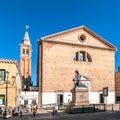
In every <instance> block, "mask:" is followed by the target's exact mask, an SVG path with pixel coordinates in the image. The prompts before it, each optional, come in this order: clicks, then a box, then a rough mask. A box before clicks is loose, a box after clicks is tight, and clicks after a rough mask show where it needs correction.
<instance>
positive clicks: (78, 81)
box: [74, 71, 87, 88]
mask: <svg viewBox="0 0 120 120" xmlns="http://www.w3.org/2000/svg"><path fill="white" fill-rule="evenodd" d="M74 81H75V88H76V87H87V86H86V85H85V84H83V83H82V82H81V76H80V75H79V72H78V71H75V80H74Z"/></svg>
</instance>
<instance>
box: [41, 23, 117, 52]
mask: <svg viewBox="0 0 120 120" xmlns="http://www.w3.org/2000/svg"><path fill="white" fill-rule="evenodd" d="M79 29H83V30H85V31H86V32H88V33H89V34H91V35H92V36H94V37H95V38H97V39H99V40H100V41H102V42H103V43H104V44H106V45H108V46H109V47H111V48H113V49H114V50H115V51H116V50H117V48H116V47H115V46H113V45H112V44H111V43H109V42H108V41H106V40H105V39H103V38H102V37H100V36H98V35H97V34H96V33H95V32H93V31H92V30H90V29H88V28H87V27H86V26H84V25H83V26H80V27H76V28H72V29H68V30H65V31H62V32H58V33H55V34H52V35H48V36H45V37H42V38H41V39H40V40H49V39H50V38H53V37H56V36H59V35H63V34H65V33H69V32H72V31H75V30H79Z"/></svg>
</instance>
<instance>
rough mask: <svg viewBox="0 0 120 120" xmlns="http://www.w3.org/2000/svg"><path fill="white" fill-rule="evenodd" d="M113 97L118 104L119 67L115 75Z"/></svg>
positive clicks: (119, 96) (119, 89) (119, 94)
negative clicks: (114, 96)
mask: <svg viewBox="0 0 120 120" xmlns="http://www.w3.org/2000/svg"><path fill="white" fill-rule="evenodd" d="M115 95H116V102H120V67H118V71H117V72H116V73H115Z"/></svg>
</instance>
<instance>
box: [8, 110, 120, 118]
mask: <svg viewBox="0 0 120 120" xmlns="http://www.w3.org/2000/svg"><path fill="white" fill-rule="evenodd" d="M9 120H120V111H106V112H95V113H77V114H69V113H65V112H62V111H58V113H57V114H55V115H54V116H53V114H52V111H51V110H43V111H40V112H39V113H37V114H36V116H35V117H33V115H32V113H26V114H24V115H23V116H22V118H20V116H13V117H11V118H9Z"/></svg>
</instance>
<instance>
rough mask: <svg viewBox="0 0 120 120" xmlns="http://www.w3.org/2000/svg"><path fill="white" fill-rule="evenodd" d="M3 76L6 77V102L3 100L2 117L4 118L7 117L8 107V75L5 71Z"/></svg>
mask: <svg viewBox="0 0 120 120" xmlns="http://www.w3.org/2000/svg"><path fill="white" fill-rule="evenodd" d="M5 75H6V82H5V83H6V100H5V113H4V117H5V118H6V117H7V106H8V75H9V72H8V71H6V72H5Z"/></svg>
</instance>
